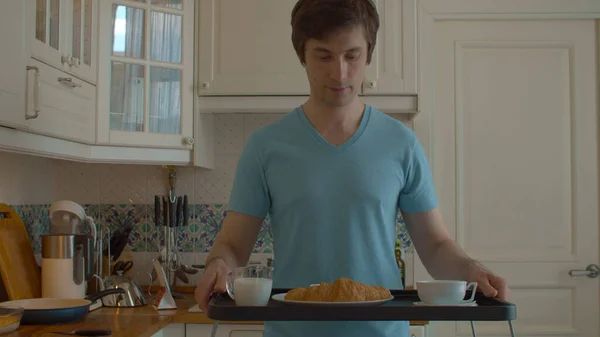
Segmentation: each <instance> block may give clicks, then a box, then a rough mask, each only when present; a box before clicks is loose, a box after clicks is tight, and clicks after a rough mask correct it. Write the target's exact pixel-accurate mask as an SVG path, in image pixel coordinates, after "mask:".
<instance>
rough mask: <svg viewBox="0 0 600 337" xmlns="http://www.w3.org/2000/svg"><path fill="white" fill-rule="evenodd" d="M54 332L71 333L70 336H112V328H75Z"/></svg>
mask: <svg viewBox="0 0 600 337" xmlns="http://www.w3.org/2000/svg"><path fill="white" fill-rule="evenodd" d="M52 333H55V334H58V335H69V336H110V335H112V331H110V330H74V331H54V332H52Z"/></svg>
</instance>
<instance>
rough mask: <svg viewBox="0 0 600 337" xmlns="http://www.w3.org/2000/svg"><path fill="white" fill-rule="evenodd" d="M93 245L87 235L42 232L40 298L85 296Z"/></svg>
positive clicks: (89, 276)
mask: <svg viewBox="0 0 600 337" xmlns="http://www.w3.org/2000/svg"><path fill="white" fill-rule="evenodd" d="M93 245H94V244H93V238H92V237H91V236H90V235H87V234H77V235H75V234H50V235H42V297H46V298H84V297H85V293H86V288H87V281H88V280H90V279H91V278H92V275H93V273H94V265H93V261H92V260H93V251H94V249H93Z"/></svg>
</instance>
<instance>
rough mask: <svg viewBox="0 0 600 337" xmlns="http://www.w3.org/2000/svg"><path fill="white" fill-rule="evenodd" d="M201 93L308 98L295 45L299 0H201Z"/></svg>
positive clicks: (199, 36)
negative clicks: (295, 11)
mask: <svg viewBox="0 0 600 337" xmlns="http://www.w3.org/2000/svg"><path fill="white" fill-rule="evenodd" d="M198 2H199V9H198V21H199V22H198V27H199V28H198V54H197V57H198V93H199V94H200V95H306V94H308V92H309V88H308V82H307V81H306V72H305V71H304V67H302V65H301V64H300V61H299V59H298V57H297V56H296V52H295V51H294V47H293V46H292V41H291V36H292V29H291V26H290V17H291V12H292V9H293V8H294V5H295V4H296V2H297V0H244V1H239V0H199V1H198Z"/></svg>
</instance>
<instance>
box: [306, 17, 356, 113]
mask: <svg viewBox="0 0 600 337" xmlns="http://www.w3.org/2000/svg"><path fill="white" fill-rule="evenodd" d="M305 46H306V51H305V55H306V58H305V59H306V73H307V75H308V80H309V83H310V92H311V96H312V98H314V99H316V100H317V101H318V102H319V103H322V104H326V105H329V106H332V107H341V106H344V105H346V104H348V103H350V102H351V101H352V100H353V99H354V98H355V97H356V96H357V95H358V94H359V93H360V90H361V85H362V82H363V79H364V73H365V68H366V66H367V52H368V48H367V40H366V39H365V35H364V33H363V30H362V27H360V26H358V27H354V28H348V29H344V30H340V31H339V32H335V33H333V34H331V35H330V36H328V38H327V39H325V40H322V41H321V40H315V39H310V40H308V41H306V45H305Z"/></svg>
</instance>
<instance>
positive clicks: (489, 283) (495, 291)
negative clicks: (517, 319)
mask: <svg viewBox="0 0 600 337" xmlns="http://www.w3.org/2000/svg"><path fill="white" fill-rule="evenodd" d="M468 268H469V269H468V277H467V279H468V281H469V282H477V290H478V291H481V292H482V293H483V294H484V295H485V296H487V297H492V298H498V299H499V300H501V301H506V300H507V299H508V295H509V292H510V290H509V289H508V285H507V283H506V280H504V279H503V278H502V277H500V276H498V275H496V274H494V273H492V272H491V271H489V270H487V269H486V268H485V267H484V266H482V265H481V264H480V263H478V262H477V261H471V263H469V267H468Z"/></svg>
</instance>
